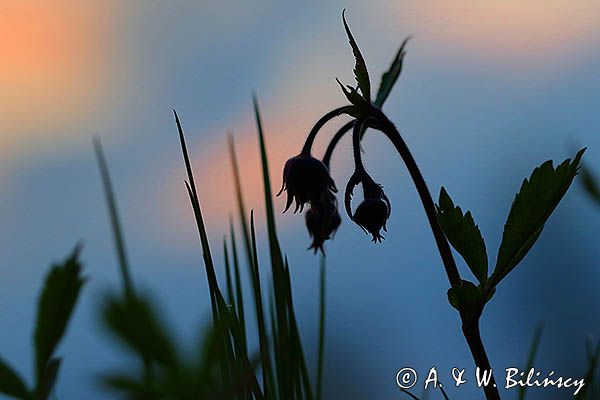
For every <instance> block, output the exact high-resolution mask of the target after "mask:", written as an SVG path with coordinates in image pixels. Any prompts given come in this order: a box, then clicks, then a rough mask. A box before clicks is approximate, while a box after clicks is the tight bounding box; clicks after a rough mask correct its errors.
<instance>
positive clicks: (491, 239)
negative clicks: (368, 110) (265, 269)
mask: <svg viewBox="0 0 600 400" xmlns="http://www.w3.org/2000/svg"><path fill="white" fill-rule="evenodd" d="M343 8H346V9H347V17H348V21H349V23H350V26H351V28H352V30H353V32H354V34H355V37H356V39H357V41H358V43H359V45H360V46H361V48H362V49H363V53H364V55H365V58H366V60H367V64H368V66H369V69H370V72H371V79H372V80H373V82H372V86H374V87H377V86H378V80H379V77H380V75H381V72H382V71H383V70H384V69H386V68H387V66H388V65H389V62H390V61H391V59H392V57H393V55H394V53H395V51H396V50H397V47H398V46H399V44H400V43H401V42H402V40H403V39H404V38H405V37H406V36H408V35H412V37H413V38H412V40H411V41H410V43H409V46H408V54H407V57H406V60H405V69H404V71H403V73H402V76H401V78H400V80H399V82H398V84H397V86H396V87H395V89H394V91H393V92H392V94H391V96H390V98H389V100H388V103H387V104H386V107H385V110H386V111H387V112H389V115H390V117H391V118H392V119H393V120H394V121H395V122H396V124H397V126H398V127H399V129H400V130H401V132H402V133H403V135H404V137H405V139H406V141H407V142H408V144H409V145H410V146H411V148H412V150H413V152H414V154H415V157H416V159H417V161H418V162H419V163H420V165H421V168H422V170H423V173H424V175H425V178H426V179H427V181H428V184H429V186H430V189H431V191H432V192H433V193H435V194H436V195H437V193H438V190H439V187H440V186H441V185H444V186H445V187H447V189H448V191H449V192H450V194H451V195H452V196H453V198H454V199H455V200H456V202H458V203H459V204H460V205H461V206H463V208H468V209H471V210H472V211H473V214H474V216H475V218H476V220H477V222H478V223H479V224H480V227H481V230H482V232H483V234H484V236H485V237H486V238H487V239H488V240H487V242H488V243H487V245H488V253H489V254H490V256H491V258H492V261H494V257H495V254H496V251H497V246H498V243H499V241H500V237H501V232H502V226H503V223H504V219H505V217H506V214H507V212H508V209H509V207H510V203H511V201H512V199H513V196H514V193H515V192H516V191H517V190H518V187H519V186H520V183H521V181H522V179H523V178H524V177H526V176H527V175H529V173H530V172H531V170H532V169H533V167H534V166H536V165H538V164H540V163H541V162H543V161H545V160H546V159H549V158H552V159H554V160H556V161H561V160H562V159H564V158H567V157H569V156H571V155H572V154H574V152H575V150H576V149H577V148H578V147H580V146H588V148H589V150H588V152H587V153H586V158H585V162H586V164H587V165H589V166H591V167H592V168H596V170H598V171H600V150H598V149H599V146H600V136H599V135H598V132H600V118H599V116H598V104H600V73H598V71H600V3H599V2H597V1H592V0H590V1H583V0H574V1H573V0H571V1H567V0H556V1H552V2H548V1H544V0H521V1H517V0H514V1H513V0H506V1H500V0H498V1H496V0H493V1H487V2H474V1H468V0H460V1H441V0H440V1H437V0H427V1H416V0H414V1H412V0H410V1H402V2H399V1H393V0H389V1H379V0H375V1H369V2H365V1H358V0H353V1H345V2H343V1H337V0H335V1H329V2H322V1H308V2H304V3H302V4H300V3H293V2H280V1H274V0H272V1H270V0H264V1H263V0H261V1H256V2H241V1H231V0H223V1H214V2H206V1H183V0H180V1H169V2H159V1H141V0H138V1H115V0H107V1H97V2H93V1H67V0H54V1H52V2H49V1H32V0H21V1H8V0H0V55H1V61H0V224H1V226H2V229H1V230H0V254H2V262H0V326H2V329H0V354H2V356H3V357H4V358H6V359H9V360H11V361H12V362H13V364H15V365H16V366H17V367H18V368H19V369H20V370H21V371H25V372H28V373H29V372H30V371H31V369H30V364H31V363H30V360H31V357H32V355H31V346H30V339H29V333H30V332H31V329H32V321H33V312H34V306H35V296H34V295H33V294H34V293H35V292H36V291H37V288H38V287H39V285H40V283H41V281H42V279H43V275H44V273H45V271H46V269H47V267H48V265H49V264H50V262H51V261H53V260H56V259H59V258H61V257H62V256H64V255H65V254H67V253H68V252H69V251H70V249H71V248H72V247H73V246H74V245H75V243H76V242H77V241H80V240H81V241H83V243H84V245H85V247H84V251H83V259H84V260H85V263H86V275H88V276H89V277H90V282H89V284H88V286H87V287H86V289H85V292H84V295H83V298H82V302H81V304H80V305H79V307H78V309H77V311H76V315H75V319H74V321H73V324H72V326H71V327H70V330H69V334H68V335H67V337H66V340H65V343H64V344H63V346H62V347H61V349H60V353H61V354H64V355H65V356H66V359H65V362H64V366H63V371H62V376H61V379H60V382H59V384H58V390H57V395H58V397H59V398H86V399H101V398H104V397H103V395H102V394H97V395H94V394H91V393H90V392H89V389H88V388H89V386H90V385H93V384H94V374H95V373H97V372H99V371H102V370H105V369H106V368H107V367H110V366H114V365H118V364H119V362H120V361H121V360H120V359H119V358H118V357H119V354H120V353H118V352H117V351H116V350H115V348H114V346H113V345H112V343H111V342H110V340H109V339H108V338H107V337H106V336H105V335H103V334H102V333H100V332H99V330H98V319H97V315H95V314H94V306H95V305H96V304H97V302H98V300H99V298H100V297H101V294H102V293H103V292H104V291H105V290H107V289H108V288H111V287H116V285H117V284H118V281H117V267H116V260H115V257H114V254H113V249H112V242H111V236H110V231H109V228H108V223H107V220H106V211H105V205H104V202H103V197H102V192H101V186H100V182H99V177H98V173H97V170H96V165H95V160H94V157H93V151H92V146H91V138H92V137H93V136H94V135H97V136H99V137H100V138H101V139H102V141H103V144H104V147H105V151H106V155H107V158H108V160H109V164H110V168H111V172H112V176H113V178H114V182H115V188H116V192H117V195H118V200H119V205H120V211H121V215H122V217H123V223H124V226H125V233H126V238H127V242H128V245H129V250H130V255H131V259H132V261H133V264H134V275H135V278H136V281H137V282H138V283H139V285H140V286H141V287H143V288H146V289H148V290H152V291H153V293H154V294H155V297H156V298H158V299H159V300H160V301H161V303H162V304H163V305H164V311H165V314H166V315H167V318H168V320H169V321H172V322H173V326H174V327H175V329H177V332H179V334H180V335H181V337H182V338H183V339H184V340H186V341H187V343H191V340H192V337H193V335H194V334H195V332H196V331H197V327H198V326H199V325H200V323H201V322H202V321H204V320H206V318H207V317H208V315H209V314H208V308H207V304H208V303H207V302H208V295H207V292H206V284H205V278H204V275H203V267H202V265H201V254H200V251H199V248H198V244H197V236H196V232H195V226H194V223H193V220H192V219H191V217H192V213H191V209H190V207H189V204H188V201H187V198H186V193H185V188H184V186H183V179H184V169H183V165H182V160H181V155H180V153H179V147H178V142H177V136H176V130H175V125H174V121H173V116H172V111H171V110H172V109H173V108H176V109H177V110H178V112H179V114H180V117H181V118H182V122H183V125H184V128H185V130H186V133H187V136H188V141H189V145H190V149H191V157H192V159H193V160H194V167H195V169H196V173H197V182H198V185H199V195H200V196H201V202H202V204H203V207H204V209H203V211H204V212H205V214H206V218H207V221H208V225H209V230H210V234H211V239H212V240H213V243H214V244H215V246H216V247H219V246H220V241H221V239H222V236H223V235H224V234H225V233H226V232H227V229H228V228H227V223H228V216H229V215H230V214H231V213H232V212H234V211H235V208H234V203H233V190H232V182H231V179H230V176H231V171H230V169H229V164H228V158H227V152H226V140H225V139H226V132H228V131H233V132H234V134H235V137H236V143H237V147H238V152H239V156H240V161H241V169H242V178H243V181H244V184H245V187H244V190H245V193H244V194H245V196H246V198H247V204H248V206H249V207H251V208H255V209H256V210H257V218H258V221H260V224H259V227H258V229H259V235H262V238H260V237H259V239H262V240H263V241H264V227H263V222H262V217H263V215H264V214H263V211H262V207H261V201H262V197H261V193H262V183H261V180H260V170H259V157H258V152H257V141H256V129H255V125H254V121H253V114H252V104H251V96H252V93H256V95H257V97H258V99H259V103H260V106H261V110H262V114H263V118H264V125H265V130H266V135H267V146H268V150H269V153H270V154H269V156H270V160H271V171H272V177H271V178H272V181H273V186H274V188H275V186H276V187H277V189H278V188H279V185H280V184H281V180H280V179H281V167H282V165H283V163H284V162H285V160H286V159H287V158H288V157H290V156H293V155H295V154H296V153H298V152H299V150H300V147H301V145H302V142H303V139H304V137H305V135H306V133H307V132H308V130H309V129H310V127H311V126H312V124H313V123H314V122H315V121H316V120H317V119H318V118H319V117H320V116H321V115H322V114H324V113H325V112H327V111H328V110H330V109H332V108H334V107H336V106H339V105H341V104H343V102H344V100H345V99H344V98H343V96H342V94H341V93H340V91H339V88H338V86H337V84H336V83H335V80H334V78H335V77H339V78H340V79H341V80H342V81H344V82H346V83H353V76H352V67H353V59H352V53H351V51H350V49H349V46H348V43H347V40H346V37H345V34H344V31H343V29H342V24H341V10H342V9H343ZM341 122H342V121H341V120H340V121H338V122H337V124H339V123H341ZM334 126H337V125H336V124H334ZM333 132H334V129H333V127H332V128H328V129H327V130H326V131H324V132H323V133H322V135H323V136H321V137H319V140H317V153H318V154H319V155H320V154H322V151H323V148H324V144H325V138H326V137H327V135H330V134H332V133H333ZM365 150H366V155H365V162H366V165H367V168H368V169H369V170H370V171H371V172H372V173H373V175H375V176H377V178H378V179H379V181H381V182H382V183H383V184H384V186H385V187H386V190H387V192H388V195H389V196H390V198H391V200H392V203H393V205H394V214H393V215H392V219H391V221H390V223H389V228H390V229H389V230H390V232H389V233H388V235H387V236H388V239H387V240H386V241H385V242H384V243H383V244H382V245H380V246H374V245H372V244H371V243H370V242H369V240H368V238H367V237H365V236H364V235H363V233H362V232H361V231H360V229H358V228H357V227H356V226H354V225H353V224H351V223H350V221H348V220H347V218H345V219H344V221H343V225H342V227H341V229H340V231H339V232H338V235H337V236H336V238H335V241H334V242H333V243H331V244H329V246H328V263H329V265H328V267H329V275H328V280H329V281H328V284H329V299H328V301H329V308H328V312H329V317H328V318H329V319H328V324H329V325H328V326H329V328H328V329H330V330H329V336H328V345H329V346H330V347H329V348H328V349H327V350H328V353H327V363H326V377H325V378H326V380H327V379H328V378H329V381H328V387H327V393H329V394H330V395H333V394H338V393H340V391H341V390H343V391H344V392H343V393H352V394H354V396H357V397H349V395H348V396H346V398H357V399H359V398H364V397H365V396H366V394H365V393H377V394H378V395H377V396H376V397H377V398H390V397H392V396H396V397H397V396H398V393H397V388H396V387H395V385H394V383H393V379H394V378H393V377H394V376H395V372H396V371H397V370H398V369H399V368H401V367H403V366H404V364H411V363H412V364H415V365H418V366H421V367H423V368H425V367H426V366H430V364H431V365H433V364H435V363H438V364H440V365H443V366H450V365H451V364H455V363H458V364H461V363H462V364H467V363H469V362H470V359H469V356H468V353H467V349H466V346H465V345H464V343H463V339H462V337H461V336H460V333H459V330H458V323H459V322H458V318H457V317H456V315H455V313H454V312H453V311H452V309H450V307H449V306H448V305H447V302H446V297H445V296H446V295H445V291H446V289H447V282H445V280H444V279H445V277H444V276H443V273H442V270H441V264H440V261H439V259H438V258H437V254H436V252H435V248H434V243H433V240H432V238H431V234H430V232H429V230H428V229H429V228H428V226H427V224H426V220H425V218H424V214H423V212H422V210H421V209H420V206H419V203H418V198H417V196H416V193H415V192H414V189H413V187H412V183H411V182H410V180H409V179H408V176H407V174H406V172H405V170H404V169H403V167H402V164H401V162H400V161H399V160H398V159H397V156H396V155H395V154H394V153H393V152H392V151H391V150H390V149H389V148H388V147H387V144H386V142H385V141H384V140H383V138H381V137H380V136H377V135H372V137H371V136H369V137H368V138H367V139H366V141H365ZM350 159H351V157H350V152H349V142H348V141H345V142H343V144H342V146H341V148H340V150H339V151H338V152H336V154H335V157H334V162H333V175H334V178H335V179H336V181H337V182H338V186H339V187H344V185H345V180H346V179H347V178H348V176H349V174H350V173H351V164H350ZM276 205H277V208H278V210H281V209H283V200H281V199H278V201H277V203H276ZM599 212H600V210H598V209H597V208H594V206H593V204H591V203H590V202H589V201H588V200H587V198H586V197H585V195H584V193H583V192H582V190H581V188H580V187H578V186H576V187H574V189H573V190H572V192H571V193H569V194H568V196H567V197H566V199H565V201H564V202H563V203H562V204H561V206H560V207H559V209H558V211H557V214H556V215H555V216H554V217H553V218H552V219H551V221H550V223H549V225H548V226H547V228H546V230H545V232H544V234H543V235H542V237H541V239H540V241H539V242H538V244H537V245H536V247H535V248H534V250H533V252H532V253H531V254H530V256H528V257H527V259H526V260H525V261H524V263H523V264H522V265H521V266H520V267H519V268H520V271H518V272H516V273H515V275H514V276H511V278H510V279H509V280H507V282H506V283H503V286H502V287H501V289H502V290H499V293H498V295H497V296H496V298H495V299H494V301H493V302H492V304H490V307H489V311H488V312H489V314H488V317H487V319H485V320H484V321H483V331H484V338H485V339H487V340H486V341H487V342H489V346H490V348H491V349H492V350H491V358H492V360H493V361H494V362H495V363H496V364H498V365H499V366H502V368H505V366H506V367H508V366H510V364H513V363H522V362H523V361H524V358H525V355H526V352H527V348H528V345H529V341H530V338H531V336H532V335H533V330H534V327H535V326H536V324H537V323H538V322H540V321H544V322H545V324H546V328H547V329H546V331H547V335H546V336H545V337H544V341H543V342H542V346H543V349H545V350H542V353H541V361H540V362H541V364H542V365H545V366H551V367H553V368H557V369H559V367H562V366H563V365H564V369H565V370H566V372H569V371H578V370H577V368H578V367H579V366H580V365H581V362H582V360H583V354H584V353H583V350H584V348H583V344H584V338H585V335H586V334H588V333H595V334H598V333H600V325H599V323H600V322H599V321H598V319H597V316H596V317H594V316H593V315H589V314H590V313H589V311H590V310H597V309H599V308H600V299H599V298H598V296H597V295H594V294H595V293H596V291H597V282H598V279H599V278H600V271H599V270H598V268H597V266H598V262H597V260H598V259H599V258H600V249H599V247H598V246H597V240H596V238H597V237H598V232H599V229H600V226H599V224H598V222H599V221H600V218H599V215H600V214H599ZM278 224H279V227H280V230H281V233H282V245H283V247H284V249H285V250H286V252H287V253H288V255H289V257H290V261H291V264H292V266H293V268H292V273H293V275H294V285H295V288H294V289H295V294H296V296H297V298H298V301H297V305H298V307H299V313H298V314H299V315H298V318H299V319H300V320H301V321H302V332H303V334H305V336H306V340H307V341H309V342H312V341H313V340H314V337H315V335H316V333H315V325H316V310H317V308H316V305H317V303H316V301H317V299H316V282H317V276H318V269H317V265H318V258H317V257H314V256H313V255H312V253H309V252H306V251H305V248H306V247H307V245H308V238H307V235H306V232H305V230H304V224H303V218H302V217H301V216H299V215H288V214H286V215H282V216H281V217H280V218H279V220H278ZM348 249H352V251H349V250H348ZM355 249H356V251H354V250H355ZM216 254H217V257H218V255H219V254H220V252H219V251H216ZM542 273H543V275H542ZM365 287H366V288H367V289H366V290H365ZM374 309H376V310H378V311H376V312H373V310H374ZM387 315H394V316H395V317H397V318H395V319H390V318H389V317H388V316H387ZM558 316H563V317H561V318H559V317H558ZM566 316H569V321H572V322H569V327H568V328H569V329H566V328H565V326H564V324H565V322H564V319H562V318H566ZM496 326H501V327H502V328H503V329H502V330H496V329H495V327H496ZM500 331H501V332H500ZM340 332H343V336H342V337H338V336H336V335H340ZM440 332H444V335H443V337H440V335H439V333H440ZM507 332H508V333H507ZM566 342H568V343H573V346H574V347H573V348H562V347H561V346H562V345H561V344H562V343H566ZM348 354H352V358H353V359H355V360H356V363H355V364H353V365H348V363H347V361H344V364H346V365H344V368H342V366H341V365H339V364H338V361H340V360H346V359H345V358H344V357H347V355H348ZM311 357H312V356H311ZM340 362H341V361H340ZM467 365H470V364H467ZM452 366H453V365H452ZM27 376H30V374H29V375H27ZM357 377H358V378H357ZM357 379H358V381H361V379H362V381H361V382H363V384H362V385H360V384H358V383H357ZM533 394H535V395H536V396H538V397H532V398H534V399H535V398H543V393H538V392H534V393H533Z"/></svg>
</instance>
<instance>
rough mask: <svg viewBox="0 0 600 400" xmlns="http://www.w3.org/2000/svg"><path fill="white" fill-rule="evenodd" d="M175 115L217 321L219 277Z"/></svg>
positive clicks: (174, 112) (188, 159)
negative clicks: (216, 298)
mask: <svg viewBox="0 0 600 400" xmlns="http://www.w3.org/2000/svg"><path fill="white" fill-rule="evenodd" d="M173 114H174V115H175V123H176V124H177V131H178V133H179V141H180V143H181V152H182V154H183V160H184V163H185V169H186V171H187V176H188V182H185V185H186V188H187V191H188V194H189V196H190V201H191V203H192V208H193V210H194V216H195V218H196V225H197V227H198V233H199V235H200V243H201V246H202V257H203V258H204V266H205V268H206V276H207V279H208V286H209V289H210V293H211V296H210V297H211V304H212V308H213V317H214V319H215V320H216V318H218V311H217V307H216V300H215V297H217V296H222V295H221V293H220V290H219V285H218V283H217V275H216V273H215V267H214V264H213V261H212V256H211V252H210V245H209V242H208V235H207V233H206V227H205V225H204V218H203V217H202V210H201V208H200V202H199V200H198V193H197V191H196V184H195V182H194V173H193V171H192V165H191V163H190V157H189V154H188V150H187V145H186V143H185V135H184V133H183V128H182V127H181V122H180V121H179V116H178V115H177V111H175V110H173Z"/></svg>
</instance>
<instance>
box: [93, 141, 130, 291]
mask: <svg viewBox="0 0 600 400" xmlns="http://www.w3.org/2000/svg"><path fill="white" fill-rule="evenodd" d="M93 142H94V151H95V153H96V160H97V161H98V168H99V170H100V177H101V179H102V186H103V187H104V196H105V197H106V206H107V208H108V216H109V218H110V224H111V227H112V232H113V238H114V241H115V249H116V252H117V260H118V262H119V269H120V272H121V281H122V285H123V292H124V293H125V295H127V296H133V295H134V290H133V284H132V282H131V274H130V273H129V262H128V259H127V252H126V250H125V240H124V238H123V230H122V229H121V223H120V219H119V213H118V211H117V202H116V200H115V195H114V191H113V187H112V183H111V180H110V174H109V171H108V165H107V163H106V158H105V157H104V151H103V150H102V144H101V143H100V139H99V138H97V137H95V138H94V139H93Z"/></svg>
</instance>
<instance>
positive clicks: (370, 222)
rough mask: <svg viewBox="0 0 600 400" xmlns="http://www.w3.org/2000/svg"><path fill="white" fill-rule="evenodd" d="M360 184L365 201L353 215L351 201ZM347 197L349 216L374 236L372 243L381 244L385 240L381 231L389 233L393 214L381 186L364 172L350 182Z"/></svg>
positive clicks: (353, 177) (354, 176)
mask: <svg viewBox="0 0 600 400" xmlns="http://www.w3.org/2000/svg"><path fill="white" fill-rule="evenodd" d="M359 183H362V187H363V192H364V200H363V201H362V203H360V205H359V206H358V207H357V208H356V211H354V215H352V214H351V212H352V211H351V208H350V199H351V197H352V192H353V189H354V187H355V186H356V185H358V184H359ZM345 197H346V201H345V203H346V211H347V212H348V215H349V216H350V218H351V219H352V220H353V221H354V222H355V223H356V224H357V225H358V226H360V227H361V228H362V230H364V231H365V233H370V234H371V235H373V240H372V242H374V243H376V242H381V241H382V240H383V239H385V238H384V237H383V236H382V235H381V229H383V230H384V231H386V232H387V227H386V224H387V220H388V218H389V217H390V214H391V212H392V207H391V204H390V201H389V199H388V198H387V196H386V195H385V193H384V192H383V188H382V187H381V185H379V184H377V183H375V182H374V181H373V179H371V177H370V176H369V175H368V174H367V173H366V172H364V171H362V173H360V174H357V173H355V174H353V175H352V177H351V178H350V180H349V182H348V186H347V187H346V196H345Z"/></svg>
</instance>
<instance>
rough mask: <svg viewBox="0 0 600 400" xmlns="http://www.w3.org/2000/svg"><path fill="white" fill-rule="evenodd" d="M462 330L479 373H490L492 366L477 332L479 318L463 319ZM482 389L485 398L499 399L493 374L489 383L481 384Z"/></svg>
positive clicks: (490, 399) (489, 399)
mask: <svg viewBox="0 0 600 400" xmlns="http://www.w3.org/2000/svg"><path fill="white" fill-rule="evenodd" d="M461 318H462V316H461ZM462 331H463V335H464V336H465V339H466V340H467V344H468V345H469V350H471V354H472V355H473V359H474V360H475V365H476V366H477V367H479V370H480V374H483V373H484V372H487V373H491V372H492V367H491V365H490V360H489V359H488V356H487V353H486V352H485V347H484V346H483V341H482V340H481V333H480V332H479V319H477V320H476V321H474V322H473V323H466V322H465V320H464V319H463V326H462ZM480 376H483V375H480ZM483 391H484V393H485V398H486V399H488V400H500V393H498V388H497V386H496V379H495V378H494V375H493V374H492V375H491V378H490V381H489V383H488V384H487V385H484V386H483Z"/></svg>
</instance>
